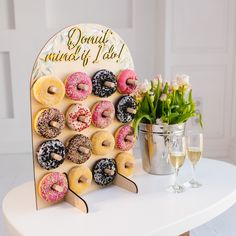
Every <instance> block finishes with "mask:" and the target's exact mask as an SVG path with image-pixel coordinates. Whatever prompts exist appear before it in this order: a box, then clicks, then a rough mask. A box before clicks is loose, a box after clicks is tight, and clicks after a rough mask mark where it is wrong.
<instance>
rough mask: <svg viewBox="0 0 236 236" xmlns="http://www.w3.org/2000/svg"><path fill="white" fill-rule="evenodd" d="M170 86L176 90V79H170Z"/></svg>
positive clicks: (177, 86)
mask: <svg viewBox="0 0 236 236" xmlns="http://www.w3.org/2000/svg"><path fill="white" fill-rule="evenodd" d="M171 88H172V89H173V90H177V89H178V88H179V84H178V82H177V80H176V79H175V80H172V81H171Z"/></svg>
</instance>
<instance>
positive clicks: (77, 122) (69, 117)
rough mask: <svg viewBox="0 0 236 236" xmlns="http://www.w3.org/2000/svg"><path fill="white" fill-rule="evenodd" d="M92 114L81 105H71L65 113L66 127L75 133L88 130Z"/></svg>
mask: <svg viewBox="0 0 236 236" xmlns="http://www.w3.org/2000/svg"><path fill="white" fill-rule="evenodd" d="M91 120H92V114H91V112H90V110H89V108H87V107H84V106H82V105H81V104H73V105H71V106H70V107H69V108H68V110H67V112H66V123H67V126H68V127H69V128H70V129H72V130H75V131H78V132H80V131H82V130H84V129H86V128H88V127H89V126H90V124H91Z"/></svg>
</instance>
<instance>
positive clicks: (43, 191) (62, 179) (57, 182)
mask: <svg viewBox="0 0 236 236" xmlns="http://www.w3.org/2000/svg"><path fill="white" fill-rule="evenodd" d="M38 191H39V195H40V197H41V198H42V199H44V200H45V201H47V202H51V203H55V202H58V201H60V200H62V199H63V198H64V197H65V195H66V193H67V191H68V182H67V178H66V176H65V175H64V174H61V173H59V172H52V173H49V174H46V175H45V176H44V177H43V178H42V179H41V180H40V182H39V186H38Z"/></svg>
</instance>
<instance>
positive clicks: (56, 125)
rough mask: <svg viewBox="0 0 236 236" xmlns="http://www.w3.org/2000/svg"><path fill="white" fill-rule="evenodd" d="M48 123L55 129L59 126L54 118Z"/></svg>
mask: <svg viewBox="0 0 236 236" xmlns="http://www.w3.org/2000/svg"><path fill="white" fill-rule="evenodd" d="M49 124H50V125H51V126H52V127H54V128H57V129H59V128H60V126H61V125H60V123H59V122H57V121H54V120H52V121H50V123H49Z"/></svg>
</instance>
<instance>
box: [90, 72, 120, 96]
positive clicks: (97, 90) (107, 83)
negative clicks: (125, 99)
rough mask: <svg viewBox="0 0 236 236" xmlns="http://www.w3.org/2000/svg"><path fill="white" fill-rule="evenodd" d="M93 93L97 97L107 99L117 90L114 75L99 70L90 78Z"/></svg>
mask: <svg viewBox="0 0 236 236" xmlns="http://www.w3.org/2000/svg"><path fill="white" fill-rule="evenodd" d="M92 84H93V93H94V95H96V96H99V97H109V96H111V95H112V94H113V93H114V92H115V91H116V89H117V81H116V77H115V75H114V74H113V73H112V72H111V71H108V70H99V71H98V72H96V73H95V74H94V76H93V78H92Z"/></svg>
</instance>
